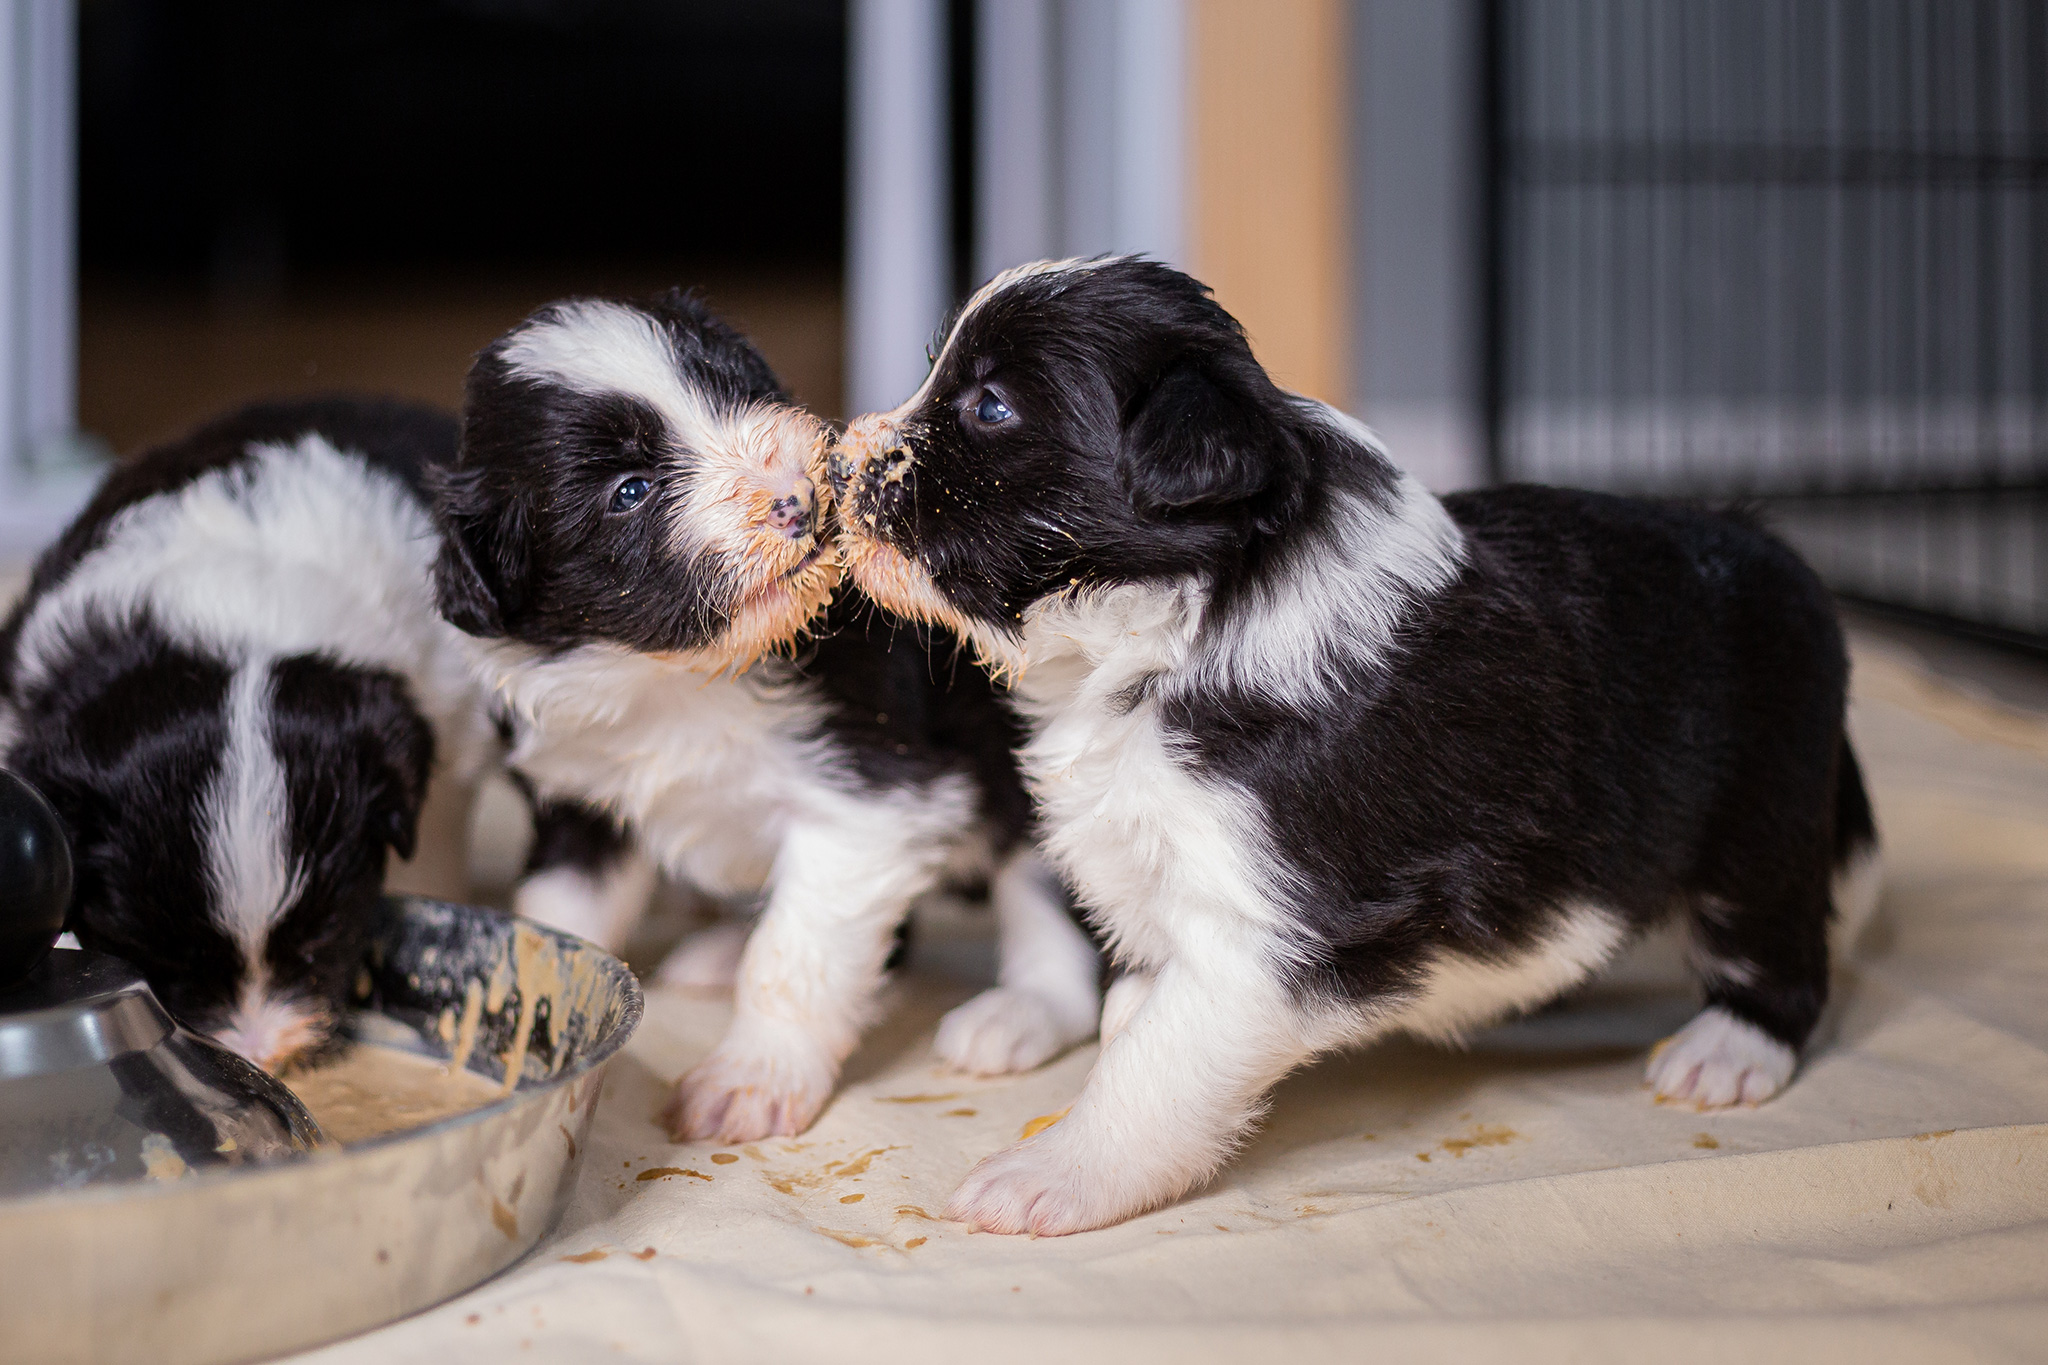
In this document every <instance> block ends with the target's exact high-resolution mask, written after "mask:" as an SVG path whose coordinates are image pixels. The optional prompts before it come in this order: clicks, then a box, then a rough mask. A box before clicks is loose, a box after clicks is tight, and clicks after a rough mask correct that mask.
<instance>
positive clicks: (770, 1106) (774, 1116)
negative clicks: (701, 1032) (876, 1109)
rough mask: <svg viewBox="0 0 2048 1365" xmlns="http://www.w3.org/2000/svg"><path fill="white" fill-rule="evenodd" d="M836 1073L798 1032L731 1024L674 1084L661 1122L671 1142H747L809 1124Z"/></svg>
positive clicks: (822, 1104) (798, 1130)
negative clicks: (691, 1068)
mask: <svg viewBox="0 0 2048 1365" xmlns="http://www.w3.org/2000/svg"><path fill="white" fill-rule="evenodd" d="M838 1078H839V1067H838V1065H837V1064H836V1063H835V1062H834V1061H833V1060H832V1058H831V1056H830V1055H829V1054H828V1053H826V1052H825V1051H823V1050H822V1049H820V1048H819V1047H817V1045H816V1044H814V1043H812V1042H811V1041H810V1040H809V1039H808V1038H806V1037H804V1036H803V1035H802V1034H801V1033H800V1032H798V1031H796V1030H794V1029H788V1028H772V1029H771V1028H764V1027H759V1026H754V1027H749V1026H747V1025H736V1026H735V1027H734V1029H733V1031H732V1032H731V1033H728V1034H727V1035H726V1036H725V1040H724V1041H723V1042H721V1043H719V1045H718V1046H717V1048H715V1049H714V1050H713V1051H712V1053H711V1055H710V1056H709V1057H706V1058H705V1059H704V1060H703V1061H702V1062H700V1063H698V1065H697V1066H696V1068H695V1069H694V1070H692V1071H691V1072H690V1074H689V1075H687V1076H685V1077H683V1078H682V1079H681V1080H680V1081H678V1082H676V1094H675V1098H674V1099H672V1100H670V1101H669V1105H668V1107H667V1108H666V1109H664V1110H663V1111H662V1115H661V1118H662V1122H663V1123H664V1124H666V1125H667V1127H668V1130H669V1133H670V1134H671V1136H673V1137H674V1138H675V1140H676V1141H678V1142H701V1141H706V1140H714V1139H715V1140H716V1141H719V1142H754V1141H758V1140H759V1139H761V1138H765V1137H794V1136H795V1135H796V1134H798V1133H801V1132H802V1131H803V1130H804V1129H806V1128H808V1127H810V1126H811V1123H812V1121H813V1120H814V1119H816V1118H817V1117H818V1112H819V1111H820V1110H822V1109H823V1108H824V1107H825V1101H827V1100H829V1099H830V1098H831V1097H832V1086H833V1084H834V1083H835V1082H836V1081H837V1080H838Z"/></svg>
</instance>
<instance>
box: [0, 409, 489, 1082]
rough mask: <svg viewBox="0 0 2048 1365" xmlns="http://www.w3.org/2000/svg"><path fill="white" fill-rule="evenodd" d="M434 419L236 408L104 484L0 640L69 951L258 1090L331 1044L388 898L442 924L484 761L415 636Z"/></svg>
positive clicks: (438, 450)
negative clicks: (64, 863)
mask: <svg viewBox="0 0 2048 1365" xmlns="http://www.w3.org/2000/svg"><path fill="white" fill-rule="evenodd" d="M454 453H455V421H454V419H453V418H452V417H450V416H448V415H446V414H443V413H438V412H434V411H431V410H428V409H424V408H418V407H414V406H410V405H406V404H398V403H380V402H360V401H352V400H313V401H302V402H285V403H274V404H265V405H259V406H256V407H251V408H248V409H245V410H243V411H241V412H238V413H235V414H233V415H231V416H228V417H224V418H222V419H220V420H218V421H215V422H212V423H209V424H207V425H205V426H202V427H200V428H199V429H197V430H196V431H194V432H193V433H191V434H190V435H189V436H186V437H184V438H182V439H180V440H177V441H173V442H170V443H168V444H166V445H163V446H159V447H157V448H155V449H153V450H150V451H147V452H144V453H142V454H140V455H138V456H136V457H134V458H133V459H131V460H128V461H126V462H124V463H123V464H122V465H121V466H120V467H119V468H118V469H117V470H116V471H115V472H114V473H113V474H111V475H110V476H109V477H108V479H107V480H106V482H105V483H104V485H102V487H101V488H100V490H99V492H98V494H97V496H95V497H94V498H93V500H92V502H91V503H90V504H89V505H88V506H87V507H86V509H85V510H84V512H82V513H81V514H80V515H79V517H78V519H77V520H76V521H74V522H73V523H72V525H71V526H70V527H69V529H67V530H66V531H65V532H64V534H63V535H62V536H61V537H60V538H59V539H58V541H57V542H56V543H55V544H54V545H52V546H51V547H50V548H49V550H47V551H46V552H45V553H44V554H43V556H42V557H41V558H40V559H39V560H38V561H37V563H36V567H35V571H34V575H33V577H32V579H31V581H30V583H29V586H28V589H27V591H26V593H25V594H24V596H23V597H22V598H21V600H20V601H18V602H17V603H16V604H15V605H14V608H13V610H12V613H11V614H10V615H9V616H8V618H7V620H6V623H5V625H4V626H0V763H4V764H5V765H6V766H7V767H9V768H12V769H14V770H15V771H17V772H19V773H20V774H21V775H22V776H24V777H26V778H27V779H28V780H29V781H31V782H33V783H34V784H35V785H36V786H37V787H39V788H40V789H41V790H42V791H43V793H44V794H45V795H46V796H48V797H49V799H50V802H51V804H52V805H53V806H54V807H55V808H56V810H57V812H58V814H59V815H60V816H61V817H62V819H63V821H64V824H65V826H66V830H67V833H68V835H69V838H70V840H71V844H72V850H73V856H74V860H75V863H76V867H77V880H76V889H75V894H74V896H73V903H72V909H71V913H70V922H69V928H70V929H71V930H72V931H73V932H74V933H75V934H76V935H77V936H78V939H79V941H80V942H81V943H82V944H83V945H84V946H85V947H87V948H93V949H99V950H102V951H105V952H109V953H113V954H115V955H117V956H119V957H122V958H125V959H127V960H128V961H129V962H131V963H132V964H134V965H135V966H136V967H137V968H139V969H140V970H141V971H142V972H143V973H144V974H145V975H146V976H147V977H148V979H149V982H150V985H151V986H152V988H153V989H154V990H155V991H156V993H157V995H158V996H159V997H160V998H161V999H162V1000H163V1002H164V1005H165V1006H166V1007H167V1008H168V1009H169V1010H170V1011H171V1013H172V1014H173V1015H175V1016H176V1017H177V1018H178V1019H179V1020H180V1021H181V1022H183V1023H185V1024H186V1025H187V1026H188V1027H191V1028H193V1029H195V1030H197V1031H200V1032H203V1033H206V1034H209V1035H211V1036H212V1037H214V1038H215V1039H217V1040H218V1041H220V1042H222V1043H225V1044H226V1045H228V1046H229V1047H231V1048H233V1049H234V1050H235V1051H237V1052H239V1053H241V1054H242V1055H243V1056H244V1057H247V1058H248V1059H249V1060H250V1061H252V1062H255V1063H256V1064H257V1065H259V1066H263V1067H266V1068H268V1069H271V1070H276V1069H278V1068H280V1067H282V1066H284V1065H286V1064H288V1063H291V1062H294V1061H301V1060H311V1059H316V1058H318V1057H319V1056H320V1055H321V1054H322V1053H323V1052H325V1051H326V1050H328V1049H330V1048H332V1047H335V1046H338V1045H340V1043H341V1042H342V1041H343V1040H342V1039H341V1037H340V1036H339V1033H338V1029H339V1028H340V1026H341V1023H342V1019H343V1014H344V1011H345V1009H346V1006H347V1004H348V1002H349V996H350V992H351V988H352V987H353V985H354V983H355V981H356V977H357V973H358V972H359V971H360V969H361V965H362V962H363V958H364V954H365V953H366V951H367V950H368V948H369V946H370V945H369V942H368V937H367V936H368V933H369V927H370V923H371V918H372V911H373V909H374V907H375V902H376V899H377V897H378V895H379V894H380V892H381V890H382V889H383V887H384V885H385V881H386V873H387V864H388V865H389V871H390V874H391V880H392V884H393V885H394V886H395V887H402V888H403V889H408V890H415V891H422V892H431V893H436V894H440V895H444V896H458V897H459V896H461V895H462V894H464V892H465V891H466V888H467V882H466V880H465V872H466V852H467V825H468V814H469V808H470V798H471V796H472V794H473V791H474V788H475V785H476V783H477V781H478V780H479V779H480V778H481V776H482V774H483V772H484V771H485V769H486V768H487V766H488V765H489V764H490V763H491V762H492V761H493V760H494V758H495V755H496V753H497V751H498V747H499V746H498V740H497V737H496V731H495V728H494V726H493V723H492V720H491V717H490V715H489V714H488V712H487V710H486V708H485V705H484V698H483V695H482V693H481V691H480V690H479V688H478V687H477V685H476V682H475V680H474V679H473V677H472V676H471V674H470V671H469V667H468V660H467V653H466V641H465V640H464V637H463V636H462V635H461V634H460V633H459V632H457V631H456V630H455V629H454V628H453V627H451V626H449V625H448V624H447V622H445V621H444V620H442V619H441V617H440V614H439V613H438V612H437V611H436V610H435V606H434V599H433V589H432V581H431V570H432V568H433V563H434V553H435V543H436V542H435V535H434V522H433V517H432V514H431V511H430V510H429V507H428V504H427V500H426V495H425V492H424V489H423V484H422V479H423V474H424V471H425V470H426V469H427V468H429V467H431V466H434V465H436V464H446V463H447V462H448V461H449V460H451V459H452V458H453V457H454Z"/></svg>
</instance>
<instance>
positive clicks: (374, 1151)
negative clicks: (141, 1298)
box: [0, 896, 647, 1216]
mask: <svg viewBox="0 0 2048 1365" xmlns="http://www.w3.org/2000/svg"><path fill="white" fill-rule="evenodd" d="M393 899H396V900H401V901H410V900H419V901H427V902H430V903H433V904H440V905H458V906H459V905H461V903H460V902H456V901H436V900H435V899H434V898H433V897H431V896H399V897H394V898H393ZM462 908H464V909H477V908H481V907H472V906H462ZM493 913H496V912H493ZM509 918H515V919H516V918H517V917H516V916H515V917H509ZM517 922H518V924H519V926H520V927H521V928H526V929H532V930H533V931H534V932H536V933H540V934H545V935H546V936H547V937H549V938H551V939H557V940H559V941H561V942H563V943H566V944H570V945H572V946H574V947H577V948H582V949H587V950H588V951H590V952H593V953H597V954H599V955H600V956H602V957H603V958H604V959H606V960H607V961H608V962H610V963H611V964H613V966H615V967H616V968H617V969H618V974H619V977H620V978H621V980H622V981H623V982H624V985H625V998H624V1000H622V1001H621V1002H620V1010H619V1022H618V1026H617V1027H616V1028H614V1029H613V1030H612V1031H611V1033H610V1034H609V1035H608V1036H607V1037H606V1038H605V1039H604V1040H603V1041H602V1042H601V1043H599V1044H598V1046H596V1047H595V1048H592V1049H591V1050H590V1051H589V1052H588V1053H586V1054H584V1055H583V1056H582V1057H581V1058H579V1059H578V1060H577V1061H576V1063H575V1064H574V1065H573V1066H571V1067H568V1068H566V1069H565V1070H563V1071H560V1072H558V1073H556V1074H555V1075H553V1076H550V1077H548V1078H547V1079H546V1080H544V1081H540V1082H537V1083H536V1084H534V1085H532V1086H529V1087H527V1088H525V1089H519V1090H514V1091H513V1092H512V1093H511V1094H509V1095H505V1096H502V1097H500V1098H498V1099H495V1100H492V1101H491V1102H490V1103H489V1104H485V1105H480V1106H478V1107H477V1108H475V1109H467V1110H464V1111H463V1112H462V1113H460V1114H451V1115H449V1116H448V1117H447V1118H444V1119H435V1120H434V1121H433V1122H431V1123H423V1124H421V1125H420V1126H419V1127H417V1128H400V1129H398V1130H397V1131H395V1132H390V1133H384V1134H382V1135H380V1136H378V1137H374V1138H370V1139H368V1140H366V1141H363V1142H357V1143H351V1144H349V1145H348V1146H346V1147H341V1146H337V1147H336V1148H334V1149H333V1150H331V1151H326V1150H323V1151H318V1152H312V1153H309V1154H307V1155H306V1156H303V1157H295V1158H293V1159H291V1160H289V1161H278V1162H272V1163H270V1164H268V1165H263V1166H254V1167H248V1168H241V1167H234V1166H228V1167H217V1168H215V1169H213V1170H205V1171H197V1172H194V1173H193V1174H192V1175H190V1176H186V1177H183V1178H180V1179H177V1180H130V1181H123V1182H119V1183H115V1184H106V1185H89V1186H86V1187H85V1188H84V1189H77V1190H47V1191H45V1192H43V1193H41V1194H32V1195H26V1196H23V1197H21V1198H16V1199H0V1216H4V1215H5V1214H6V1213H7V1212H8V1211H9V1210H13V1209H27V1208H31V1207H35V1208H42V1207H45V1206H48V1205H51V1204H56V1203H71V1204H78V1205H85V1204H94V1203H105V1202H108V1201H111V1200H123V1199H158V1198H170V1197H172V1196H175V1195H182V1194H184V1193H186V1192H188V1191H194V1190H204V1189H207V1188H210V1187H212V1186H214V1185H219V1184H224V1183H226V1182H228V1181H245V1182H246V1181H255V1180H262V1179H266V1178H271V1179H290V1178H291V1177H292V1176H293V1175H295V1174H296V1173H298V1172H300V1171H302V1170H304V1169H305V1166H306V1163H308V1162H318V1163H319V1164H320V1165H321V1166H322V1167H327V1166H331V1165H333V1164H334V1163H337V1162H348V1161H353V1160H356V1159H358V1158H363V1159H368V1158H371V1157H375V1156H377V1155H380V1154H381V1153H382V1152H384V1151H385V1150H386V1149H387V1148H389V1147H392V1146H394V1145H396V1144H398V1143H401V1142H412V1141H414V1140H416V1139H419V1138H423V1137H429V1136H438V1135H440V1134H442V1133H448V1132H453V1131H454V1130H456V1129H458V1128H461V1127H464V1126H465V1125H468V1124H473V1123H484V1122H487V1121H489V1120H490V1119H493V1118H496V1117H498V1116H499V1115H501V1114H508V1113H510V1112H512V1111H513V1110H514V1109H517V1108H518V1107H519V1106H521V1105H522V1104H525V1103H527V1102H528V1101H530V1100H533V1099H537V1098H538V1097H540V1096H541V1095H544V1094H547V1093H548V1092H550V1091H553V1090H555V1089H558V1088H559V1087H560V1086H562V1085H563V1084H564V1083H566V1082H569V1081H573V1080H575V1079H576V1078H578V1077H580V1076H587V1075H589V1074H590V1073H591V1072H592V1071H595V1070H596V1069H597V1068H599V1067H601V1066H603V1065H604V1064H605V1063H607V1062H609V1061H610V1060H611V1059H612V1058H613V1057H616V1056H617V1055H618V1054H619V1050H620V1049H621V1048H623V1047H625V1045H626V1043H627V1041H628V1040H630V1039H631V1038H632V1036H633V1033H634V1030H636V1029H638V1028H639V1027H640V1018H641V1015H642V1014H643V1013H645V1011H646V1008H647V1001H646V997H645V995H644V994H643V993H642V991H641V989H640V979H639V978H638V977H636V976H635V975H634V974H633V969H632V968H631V967H628V966H627V965H626V963H625V961H624V960H623V959H621V958H618V957H615V956H613V955H612V954H611V953H608V952H606V951H605V950H604V949H602V948H600V947H598V946H597V945H596V944H594V943H592V942H590V941H589V940H588V939H581V938H578V937H576V936H575V935H574V934H565V933H563V932H562V931H561V930H559V929H551V928H549V927H548V926H547V925H545V924H537V923H535V922H534V921H532V920H530V919H518V920H517ZM423 1055H425V1054H423Z"/></svg>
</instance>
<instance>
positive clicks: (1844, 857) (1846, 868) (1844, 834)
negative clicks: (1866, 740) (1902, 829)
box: [1828, 735, 1884, 962]
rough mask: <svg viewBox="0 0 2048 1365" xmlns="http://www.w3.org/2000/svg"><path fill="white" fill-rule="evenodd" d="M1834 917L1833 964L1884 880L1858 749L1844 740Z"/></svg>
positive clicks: (1872, 908)
mask: <svg viewBox="0 0 2048 1365" xmlns="http://www.w3.org/2000/svg"><path fill="white" fill-rule="evenodd" d="M1834 867H1835V877H1834V887H1833V896H1834V904H1835V917H1834V920H1833V922H1832V923H1831V924H1830V925H1829V927H1828V947H1829V950H1830V951H1829V956H1831V957H1832V958H1833V959H1834V960H1835V961H1836V962H1840V961H1842V960H1844V959H1845V958H1847V957H1848V956H1849V955H1850V953H1851V951H1852V950H1853V949H1854V948H1855V946H1856V940H1857V939H1859V938H1861V937H1862V936H1863V931H1864V929H1865V928H1867V927H1868V926H1869V924H1870V917H1871V915H1872V914H1874V913H1875V912H1876V910H1877V895H1878V891H1879V889H1880V887H1881V886H1882V884H1883V881H1884V860H1883V858H1882V857H1881V856H1880V853H1879V849H1878V846H1877V821H1876V819H1875V817H1874V816H1873V815H1872V814H1871V810H1870V793H1869V792H1868V791H1867V790H1865V788H1864V786H1863V768H1862V766H1861V765H1860V764H1858V763H1857V762H1856V751H1855V750H1854V749H1853V748H1851V747H1850V746H1849V740H1848V737H1847V736H1846V735H1845V736H1843V738H1842V755H1841V760H1840V762H1839V763H1838V764H1837V765H1836V777H1835V848H1834Z"/></svg>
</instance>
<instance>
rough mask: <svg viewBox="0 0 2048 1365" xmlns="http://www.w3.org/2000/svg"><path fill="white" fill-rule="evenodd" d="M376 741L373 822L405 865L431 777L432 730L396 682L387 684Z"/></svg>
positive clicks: (416, 835)
mask: <svg viewBox="0 0 2048 1365" xmlns="http://www.w3.org/2000/svg"><path fill="white" fill-rule="evenodd" d="M377 737H378V739H379V740H380V741H381V742H382V744H383V746H384V762H383V771H382V785H381V787H380V790H379V796H378V800H377V803H376V805H375V806H374V807H373V810H374V813H375V818H376V819H377V820H378V821H379V822H380V824H381V827H382V828H381V833H382V834H383V836H384V842H385V843H386V844H388V845H389V846H390V848H391V850H392V852H394V853H396V854H397V855H398V856H399V857H401V858H404V859H408V860H410V859H411V857H412V855H413V850H414V849H415V848H416V847H417V846H418V844H419V832H420V808H421V807H422V806H424V805H425V804H426V801H427V783H428V782H429V781H430V780H432V777H433V772H434V730H433V727H432V726H430V725H428V724H427V720H426V717H424V716H422V715H421V714H420V713H419V711H418V710H417V709H416V708H415V707H414V706H413V705H412V698H411V694H410V691H409V690H408V689H407V688H406V686H405V684H404V682H402V681H401V680H399V679H397V678H390V679H388V680H387V684H386V695H385V697H384V699H383V703H382V717H381V723H380V724H379V725H378V727H377Z"/></svg>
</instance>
